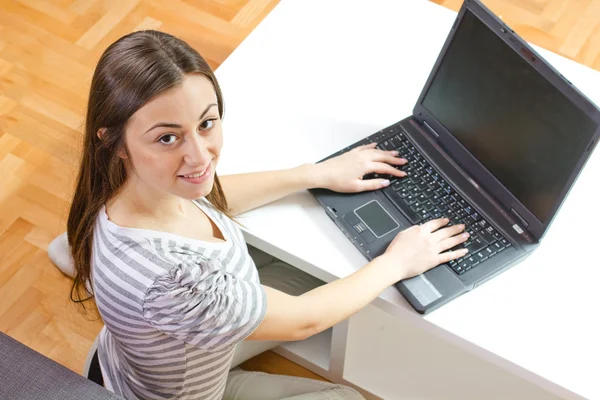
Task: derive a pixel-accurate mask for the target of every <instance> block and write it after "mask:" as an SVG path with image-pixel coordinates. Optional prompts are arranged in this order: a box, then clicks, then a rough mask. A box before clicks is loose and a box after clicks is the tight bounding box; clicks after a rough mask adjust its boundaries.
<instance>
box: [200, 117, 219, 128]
mask: <svg viewBox="0 0 600 400" xmlns="http://www.w3.org/2000/svg"><path fill="white" fill-rule="evenodd" d="M215 121H216V118H211V119H207V120H206V121H204V122H202V123H201V124H200V130H203V131H206V130H208V129H210V128H212V127H213V126H215Z"/></svg>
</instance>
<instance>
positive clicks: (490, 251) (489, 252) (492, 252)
mask: <svg viewBox="0 0 600 400" xmlns="http://www.w3.org/2000/svg"><path fill="white" fill-rule="evenodd" d="M483 251H484V252H485V253H486V254H487V256H488V258H489V257H491V256H494V255H496V250H495V249H494V246H489V247H486V248H485V250H483Z"/></svg>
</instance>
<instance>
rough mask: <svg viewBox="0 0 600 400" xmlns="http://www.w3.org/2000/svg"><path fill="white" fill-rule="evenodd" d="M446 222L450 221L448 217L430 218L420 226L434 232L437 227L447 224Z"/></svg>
mask: <svg viewBox="0 0 600 400" xmlns="http://www.w3.org/2000/svg"><path fill="white" fill-rule="evenodd" d="M448 222H450V220H449V219H448V218H438V219H432V220H431V221H429V222H425V223H424V224H423V225H421V226H422V227H423V229H425V230H426V231H427V232H435V231H437V230H438V229H440V228H441V227H443V226H446V225H448Z"/></svg>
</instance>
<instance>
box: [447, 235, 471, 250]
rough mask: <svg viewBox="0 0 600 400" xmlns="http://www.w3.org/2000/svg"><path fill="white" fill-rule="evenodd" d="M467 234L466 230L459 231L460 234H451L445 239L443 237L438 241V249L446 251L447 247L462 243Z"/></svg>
mask: <svg viewBox="0 0 600 400" xmlns="http://www.w3.org/2000/svg"><path fill="white" fill-rule="evenodd" d="M469 236H470V235H469V234H468V233H467V232H464V233H461V234H460V235H456V236H452V237H449V238H447V239H444V240H442V241H441V242H440V251H446V250H448V249H451V248H453V247H454V246H458V245H459V244H461V243H464V242H465V241H466V240H467V239H468V238H469Z"/></svg>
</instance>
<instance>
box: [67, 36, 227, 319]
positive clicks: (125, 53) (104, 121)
mask: <svg viewBox="0 0 600 400" xmlns="http://www.w3.org/2000/svg"><path fill="white" fill-rule="evenodd" d="M189 73H199V74H203V75H204V76H206V77H207V78H208V79H209V80H210V81H211V82H212V84H213V86H214V89H215V93H216V95H217V101H218V109H219V116H220V117H221V118H222V117H223V96H222V94H221V89H220V88H219V84H218V82H217V79H216V78H215V75H214V73H213V71H212V70H211V68H210V66H209V65H208V63H207V62H206V61H205V60H204V59H203V58H202V56H200V54H198V52H197V51H196V50H194V49H193V48H191V47H190V46H189V45H188V44H187V43H185V42H184V41H182V40H180V39H178V38H176V37H174V36H172V35H169V34H167V33H164V32H158V31H152V30H149V31H138V32H134V33H131V34H129V35H126V36H123V37H122V38H120V39H119V40H117V41H116V42H115V43H113V44H111V45H110V46H109V47H108V48H107V49H106V50H105V51H104V53H103V54H102V56H101V57H100V60H99V61H98V65H97V66H96V69H95V71H94V76H93V78H92V84H91V88H90V96H89V100H88V106H87V115H86V120H85V135H84V139H83V140H84V142H83V151H82V156H81V166H80V168H79V175H78V178H77V185H76V188H75V193H74V195H73V202H72V204H71V209H70V210H69V218H68V220H67V236H68V240H69V245H70V248H71V254H72V256H73V260H74V262H75V270H76V271H77V274H76V276H75V281H74V282H73V287H72V288H71V300H72V301H74V302H76V303H80V304H81V305H82V306H83V309H84V310H85V309H86V307H85V303H84V302H85V301H86V300H89V299H91V298H93V293H90V292H88V290H87V288H86V283H87V282H89V281H90V261H91V255H92V242H93V233H94V225H95V222H96V218H97V216H98V213H99V212H100V209H101V207H102V205H103V204H105V203H106V202H107V201H108V200H109V199H111V198H112V197H114V196H115V195H116V194H117V193H118V192H119V190H120V189H121V188H122V186H123V184H124V183H125V180H126V178H127V177H126V173H125V165H124V162H125V161H124V160H123V159H122V158H120V157H118V155H117V153H118V151H119V149H121V148H123V149H124V150H125V151H126V152H127V147H126V146H125V128H126V126H127V122H128V121H129V118H130V117H131V116H132V115H133V114H134V113H135V112H136V111H137V110H138V109H140V108H141V107H142V106H143V105H144V104H146V103H147V102H148V101H150V100H151V99H152V98H154V97H155V96H157V95H159V94H161V93H163V92H164V91H166V90H168V89H170V88H172V87H174V86H177V85H179V84H181V82H182V81H183V78H184V75H185V74H189ZM102 128H104V129H105V130H104V131H103V133H102V135H101V136H102V139H100V138H99V137H98V132H99V130H100V129H102ZM127 153H128V152H127ZM206 198H207V200H208V201H210V202H211V203H212V204H213V205H214V206H215V207H216V208H217V209H218V210H219V211H221V212H223V213H224V214H226V215H228V216H230V217H231V215H230V214H229V207H228V205H227V200H226V199H225V194H224V193H223V189H222V186H221V183H220V182H219V178H218V177H217V175H216V173H215V180H214V186H213V189H212V191H211V192H210V194H208V195H207V196H206ZM90 283H91V282H90ZM90 286H91V285H90Z"/></svg>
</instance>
